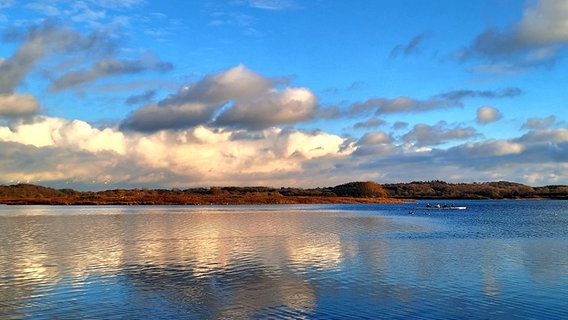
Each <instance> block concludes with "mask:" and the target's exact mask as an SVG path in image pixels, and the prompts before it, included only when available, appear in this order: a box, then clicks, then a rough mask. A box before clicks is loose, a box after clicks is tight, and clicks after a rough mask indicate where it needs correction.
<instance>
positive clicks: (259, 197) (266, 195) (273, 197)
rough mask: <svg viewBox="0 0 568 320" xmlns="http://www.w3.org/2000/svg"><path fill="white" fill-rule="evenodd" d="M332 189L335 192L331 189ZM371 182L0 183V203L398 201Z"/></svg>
mask: <svg viewBox="0 0 568 320" xmlns="http://www.w3.org/2000/svg"><path fill="white" fill-rule="evenodd" d="M334 191H336V192H334ZM385 195H386V192H385V191H384V190H383V189H382V187H381V186H380V185H379V184H377V183H374V182H352V183H349V184H346V185H341V186H337V187H333V188H323V189H322V188H316V189H299V188H280V189H275V188H270V187H211V188H192V189H186V190H180V189H171V190H164V189H152V190H149V189H115V190H106V191H99V192H91V191H85V192H79V191H74V190H70V189H61V190H57V189H53V188H47V187H41V186H36V185H31V184H19V185H12V186H0V203H3V204H48V205H156V204H188V205H193V204H195V205H203V204H325V203H378V202H402V201H403V200H400V199H389V198H386V197H385Z"/></svg>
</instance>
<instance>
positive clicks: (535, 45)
mask: <svg viewBox="0 0 568 320" xmlns="http://www.w3.org/2000/svg"><path fill="white" fill-rule="evenodd" d="M567 17H568V2H566V1H560V0H538V1H537V0H527V1H513V0H486V1H467V2H460V1H300V0H249V1H245V0H235V1H177V0H172V1H153V0H126V1H125V0H122V1H119V0H84V1H60V0H38V1H27V2H25V3H23V2H21V1H15V0H14V1H12V0H4V1H0V26H1V30H0V32H1V33H0V36H1V37H0V183H3V184H12V183H17V182H29V183H37V184H42V185H47V186H54V187H72V188H77V189H90V190H96V189H105V188H122V187H191V186H210V185H268V186H299V187H312V186H329V185H336V184H340V183H344V182H348V181H356V180H374V181H377V182H379V183H388V182H410V181H415V180H434V179H436V180H445V181H448V182H483V181H495V180H508V181H515V182H520V183H526V184H530V185H548V184H568V129H567V122H566V121H567V117H566V112H565V111H564V110H565V108H566V98H565V91H566V89H565V85H566V74H567V70H568V65H567V62H566V55H567V53H568V52H567V45H568V18H567Z"/></svg>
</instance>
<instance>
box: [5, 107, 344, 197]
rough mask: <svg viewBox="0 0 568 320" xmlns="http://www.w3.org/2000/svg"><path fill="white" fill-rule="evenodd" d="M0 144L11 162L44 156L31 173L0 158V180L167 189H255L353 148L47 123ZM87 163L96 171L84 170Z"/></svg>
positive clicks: (278, 134)
mask: <svg viewBox="0 0 568 320" xmlns="http://www.w3.org/2000/svg"><path fill="white" fill-rule="evenodd" d="M237 136H238V137H239V138H238V139H236V138H235V137H237ZM0 144H2V145H3V146H9V150H10V154H11V159H20V160H23V159H24V158H26V157H30V158H37V157H41V156H45V155H46V154H49V157H48V158H46V159H45V162H44V163H42V165H41V167H42V168H43V170H37V171H35V170H29V168H27V169H26V168H20V169H18V170H16V168H17V165H16V164H14V163H12V164H10V165H8V163H7V162H6V161H7V160H6V159H0V163H5V164H6V166H5V167H0V174H2V176H3V177H6V176H9V177H12V178H14V179H15V177H18V176H20V177H24V178H25V179H28V180H32V181H39V180H42V181H45V180H52V179H68V180H70V181H83V182H85V181H91V180H96V181H103V180H109V179H111V180H114V181H115V182H121V183H123V184H124V185H140V184H144V183H147V184H154V185H158V186H159V185H170V184H172V183H173V184H174V185H175V183H177V184H178V186H179V184H180V183H185V184H189V183H192V181H193V183H194V184H199V185H203V184H219V183H224V184H225V183H231V184H243V183H248V184H257V183H259V181H257V180H255V179H258V177H259V176H266V177H268V176H281V177H282V179H284V180H286V179H293V177H301V176H302V175H305V172H304V171H303V170H304V165H307V163H314V161H315V162H319V163H321V164H323V163H325V162H326V161H332V159H341V158H345V157H347V156H348V155H349V154H351V153H352V152H353V150H354V147H352V146H348V145H346V139H344V138H341V137H339V136H336V135H333V134H329V133H325V132H321V131H315V132H308V131H303V130H295V129H279V128H274V127H273V128H268V129H265V130H262V131H259V132H258V133H257V134H256V135H250V134H247V132H246V131H243V130H240V129H237V130H218V129H215V128H210V127H205V126H196V127H194V128H190V129H187V130H180V131H161V132H157V133H152V134H145V135H142V134H139V133H135V132H131V133H123V132H120V131H118V130H116V129H112V128H106V129H97V128H93V127H92V126H90V125H89V124H87V123H86V122H83V121H78V120H74V121H71V120H64V119H59V118H49V117H39V118H37V119H36V121H35V122H33V123H19V124H15V125H13V126H12V127H11V128H8V127H0ZM56 151H60V152H61V158H57V159H56V158H55V155H56V154H57V152H56ZM2 152H3V153H7V152H8V151H6V150H2V151H1V152H0V153H2ZM17 154H19V155H20V156H19V158H18V157H16V155H17ZM71 154H76V155H77V156H79V157H80V158H81V161H80V162H77V161H75V160H76V159H77V156H70V155H71ZM326 159H327V160H326ZM28 163H29V161H28ZM93 163H96V164H99V165H101V167H100V168H97V169H93V170H91V169H92V166H91V164H93ZM6 170H11V172H10V174H9V175H4V174H5V173H6V174H7V173H8V172H6ZM12 170H13V171H12ZM48 173H49V174H48ZM24 178H18V179H19V180H20V179H24ZM169 179H172V180H169ZM176 179H178V180H176ZM184 179H185V180H184ZM287 181H291V180H287ZM273 183H274V181H273Z"/></svg>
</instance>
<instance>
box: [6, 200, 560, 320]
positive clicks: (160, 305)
mask: <svg viewBox="0 0 568 320" xmlns="http://www.w3.org/2000/svg"><path fill="white" fill-rule="evenodd" d="M457 204H458V205H467V206H468V209H467V210H465V211H422V210H415V214H414V215H409V214H408V212H409V211H410V210H412V208H413V207H414V206H423V205H424V203H419V204H403V205H326V206H321V205H320V206H314V205H305V206H234V207H233V206H218V207H217V206H207V207H204V206H195V207H194V206H171V207H165V206H164V207H162V206H159V207H153V206H152V207H35V206H31V207H28V206H23V207H13V206H0V319H26V318H27V319H78V318H81V319H141V318H153V319H247V318H253V319H254V318H256V319H261V318H271V319H278V318H281V319H304V318H305V319H346V318H356V319H365V318H368V319H380V318H388V319H397V318H398V319H409V318H420V319H562V318H564V319H567V318H568V202H561V201H477V202H465V201H461V202H459V203H457ZM426 213H430V215H427V214H426Z"/></svg>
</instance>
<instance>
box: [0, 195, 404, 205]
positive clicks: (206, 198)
mask: <svg viewBox="0 0 568 320" xmlns="http://www.w3.org/2000/svg"><path fill="white" fill-rule="evenodd" d="M408 201H412V200H405V199H391V198H354V197H312V196H287V197H273V196H215V195H199V196H190V197H187V196H184V197H164V198H158V199H152V200H149V199H135V198H132V199H124V198H112V197H110V198H106V199H104V198H103V199H96V200H95V199H92V200H88V199H81V198H19V199H0V204H6V205H77V206H80V205H83V206H91V205H263V204H356V203H405V202H408Z"/></svg>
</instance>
